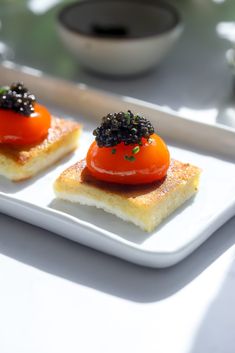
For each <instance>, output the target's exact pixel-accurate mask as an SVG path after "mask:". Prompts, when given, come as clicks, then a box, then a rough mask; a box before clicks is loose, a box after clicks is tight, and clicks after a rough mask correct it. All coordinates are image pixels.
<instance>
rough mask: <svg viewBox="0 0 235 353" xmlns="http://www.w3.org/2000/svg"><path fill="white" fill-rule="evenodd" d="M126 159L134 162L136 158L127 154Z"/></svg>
mask: <svg viewBox="0 0 235 353" xmlns="http://www.w3.org/2000/svg"><path fill="white" fill-rule="evenodd" d="M124 159H125V160H126V161H129V162H134V161H135V160H136V158H135V157H134V156H127V155H125V156H124Z"/></svg>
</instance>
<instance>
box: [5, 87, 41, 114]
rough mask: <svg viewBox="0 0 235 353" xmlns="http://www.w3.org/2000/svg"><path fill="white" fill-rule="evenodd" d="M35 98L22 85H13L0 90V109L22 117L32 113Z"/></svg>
mask: <svg viewBox="0 0 235 353" xmlns="http://www.w3.org/2000/svg"><path fill="white" fill-rule="evenodd" d="M35 102H36V99H35V96H34V95H33V94H32V93H30V92H29V91H28V89H27V88H26V87H25V86H24V84H23V83H21V82H17V83H13V84H12V85H11V86H10V87H2V88H0V108H1V109H7V110H12V111H14V112H16V113H19V114H21V115H24V116H30V115H31V114H33V113H34V103H35Z"/></svg>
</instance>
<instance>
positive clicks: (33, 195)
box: [0, 63, 235, 267]
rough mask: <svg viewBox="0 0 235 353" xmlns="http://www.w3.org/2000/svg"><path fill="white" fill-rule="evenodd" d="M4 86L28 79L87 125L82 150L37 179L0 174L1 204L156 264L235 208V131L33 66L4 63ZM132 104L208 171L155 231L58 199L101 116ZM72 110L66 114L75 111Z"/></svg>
mask: <svg viewBox="0 0 235 353" xmlns="http://www.w3.org/2000/svg"><path fill="white" fill-rule="evenodd" d="M0 77H1V82H0V84H9V83H10V82H12V81H16V80H23V81H24V82H25V84H26V85H27V86H28V87H29V88H30V90H31V91H33V92H35V93H36V95H37V96H38V97H40V99H43V100H46V101H47V102H48V104H49V106H50V107H51V109H52V112H55V113H56V114H57V115H60V116H64V111H67V112H69V114H70V116H71V112H72V117H73V118H74V119H76V120H78V121H79V122H81V123H82V124H83V127H84V131H83V135H82V137H81V141H80V148H79V149H78V150H77V151H76V152H75V153H74V154H73V155H71V156H69V157H66V158H65V159H63V160H62V161H60V163H57V164H56V165H55V166H53V167H51V168H49V169H48V170H46V171H45V172H43V173H41V174H39V175H38V176H37V177H35V178H32V179H31V180H28V181H25V182H21V183H12V182H10V181H8V180H6V179H5V178H3V177H0V210H1V211H2V212H4V213H6V214H9V215H11V216H14V217H17V218H19V219H21V220H24V221H27V222H29V223H32V224H34V225H37V226H40V227H42V228H45V229H48V230H50V231H53V232H56V233H57V234H60V235H62V236H64V237H67V238H69V239H72V240H74V241H77V242H79V243H81V244H84V245H87V246H90V247H93V248H95V249H98V250H101V251H103V252H106V253H108V254H112V255H115V256H117V257H120V258H123V259H125V260H128V261H131V262H134V263H137V264H140V265H145V266H150V267H167V266H170V265H173V264H175V263H177V262H179V261H180V260H182V259H183V258H185V257H186V256H187V255H188V254H190V253H191V252H192V251H193V250H195V249H196V248H197V247H198V246H199V245H200V244H202V243H203V242H204V241H205V240H206V239H207V238H208V237H209V236H210V235H211V234H212V233H213V232H214V231H215V230H216V229H217V228H218V227H220V226H221V225H222V224H223V223H224V222H226V221H227V220H228V219H229V218H231V217H232V216H233V215H234V214H235V166H234V161H235V131H234V130H232V129H230V128H225V127H221V126H211V125H207V124H203V123H200V122H195V121H190V120H187V119H184V118H181V117H179V116H177V115H174V114H172V113H169V112H166V111H163V110H162V109H160V108H159V107H157V106H155V105H153V104H149V103H146V102H142V101H139V100H135V99H132V98H128V97H120V96H114V95H109V94H107V93H105V92H100V91H96V90H92V89H89V88H87V87H85V86H84V85H75V84H73V83H69V82H64V81H62V80H58V79H53V78H50V77H45V76H43V75H42V74H41V73H40V72H38V71H34V70H30V69H28V68H22V67H20V68H19V67H15V66H14V65H13V64H12V63H6V64H5V65H2V66H1V67H0ZM127 109H131V110H132V111H134V112H139V113H142V114H144V115H146V116H148V118H149V119H151V121H152V122H153V124H154V125H156V130H157V131H158V132H159V134H160V135H161V136H163V137H164V138H165V139H166V141H167V142H168V145H169V149H170V153H171V156H172V157H173V158H175V159H179V160H181V161H183V162H189V163H191V164H195V165H197V166H199V167H200V168H201V169H202V177H201V183H200V189H199V192H198V194H197V195H196V196H195V197H194V198H193V199H191V200H190V201H188V202H187V203H186V204H185V205H184V206H182V207H181V208H179V209H178V210H177V211H176V212H175V213H174V214H172V216H170V217H169V218H168V219H167V220H166V221H165V222H163V223H162V225H161V226H160V227H158V228H157V229H156V231H154V232H153V233H151V234H148V233H145V232H144V231H142V230H140V229H138V228H137V227H136V226H134V225H132V224H129V223H127V222H124V221H122V220H120V219H118V218H116V217H115V216H113V215H111V214H107V213H105V212H104V211H102V210H99V209H97V208H95V207H88V206H81V205H75V204H72V203H69V202H65V201H60V200H56V199H55V197H54V193H53V188H52V185H53V182H54V180H55V179H56V178H57V176H58V175H59V174H60V173H61V172H62V171H63V170H64V169H65V168H66V167H68V166H70V165H71V164H73V163H74V162H76V161H77V160H78V159H81V158H83V157H84V156H85V154H86V151H87V148H88V146H89V144H90V142H91V141H92V140H93V136H92V133H91V132H92V130H93V129H94V127H95V126H96V125H97V122H98V119H100V117H102V116H103V115H105V114H107V113H108V112H109V111H119V110H127ZM69 114H67V116H69Z"/></svg>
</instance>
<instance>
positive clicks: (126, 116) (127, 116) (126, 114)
mask: <svg viewBox="0 0 235 353" xmlns="http://www.w3.org/2000/svg"><path fill="white" fill-rule="evenodd" d="M125 118H126V121H127V125H130V123H131V116H130V113H129V112H127V113H125Z"/></svg>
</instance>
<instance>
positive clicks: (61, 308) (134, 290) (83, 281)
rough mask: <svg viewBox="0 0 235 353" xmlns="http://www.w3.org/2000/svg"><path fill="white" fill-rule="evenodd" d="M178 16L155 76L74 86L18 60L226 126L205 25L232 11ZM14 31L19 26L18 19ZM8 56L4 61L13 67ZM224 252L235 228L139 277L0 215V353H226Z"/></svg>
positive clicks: (208, 4) (231, 322) (217, 48)
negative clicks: (180, 20)
mask: <svg viewBox="0 0 235 353" xmlns="http://www.w3.org/2000/svg"><path fill="white" fill-rule="evenodd" d="M5 3H6V1H5ZM31 3H33V1H31ZM177 3H180V1H178V2H177ZM179 6H180V7H181V10H182V11H183V13H184V16H185V17H184V18H185V23H186V31H185V32H184V35H183V37H182V40H181V41H180V43H179V44H178V46H177V47H176V48H175V50H174V52H173V53H172V55H171V56H170V57H168V58H167V59H166V61H165V62H164V63H163V64H162V66H161V68H159V69H158V70H156V71H155V72H153V73H152V74H149V75H147V76H145V77H141V78H135V79H129V80H120V81H116V82H114V81H111V80H107V79H102V78H98V77H92V76H89V74H87V73H84V72H83V71H81V70H78V71H77V72H76V76H73V75H72V71H70V75H71V76H69V74H68V73H66V75H65V73H62V71H60V70H59V68H57V69H54V72H53V67H54V66H53V65H52V61H50V60H48V61H47V65H46V66H45V63H44V62H43V61H42V62H41V63H39V61H37V58H36V57H33V54H31V56H30V54H29V53H28V54H27V55H25V57H24V61H25V62H26V64H29V65H31V66H35V67H37V68H41V69H43V70H45V69H46V68H47V70H48V72H50V73H52V74H58V75H59V73H60V72H61V76H67V77H68V78H71V79H73V80H79V81H83V82H85V83H88V84H91V85H92V86H95V87H100V88H102V89H106V90H111V91H113V92H116V93H122V94H128V95H131V96H135V97H137V98H141V99H146V100H149V101H152V102H156V103H158V104H160V105H168V106H170V107H171V108H172V109H176V110H180V109H181V111H183V112H184V113H185V114H186V115H187V114H189V115H190V114H193V115H194V117H196V118H200V119H202V118H203V119H206V120H208V121H212V120H213V119H214V121H220V122H222V123H227V124H229V125H233V124H234V121H235V120H233V115H232V118H231V115H229V117H228V116H226V114H225V112H226V109H227V108H229V107H230V108H231V107H232V108H233V93H232V77H231V75H230V72H229V70H228V69H227V67H226V64H225V60H224V53H225V51H226V49H227V48H228V47H229V45H228V43H226V42H224V41H222V40H221V39H219V40H218V36H217V34H216V31H215V25H216V23H218V22H220V21H226V20H231V19H232V18H235V13H234V14H233V16H232V15H231V11H229V9H230V10H232V9H234V6H233V7H232V5H231V2H229V1H228V4H227V2H226V4H225V3H224V4H217V3H216V2H214V3H212V1H206V0H205V1H197V3H196V1H188V2H185V1H182V3H181V4H179ZM229 6H230V8H229ZM7 10H8V12H7V11H6V9H5V8H4V11H6V12H5V15H4V16H3V17H0V19H1V20H2V23H3V29H4V26H5V25H6V26H7V24H8V23H9V20H10V18H11V16H13V14H12V13H13V12H14V14H15V13H16V11H18V10H19V13H21V12H20V11H21V10H22V9H21V8H20V9H19V8H14V10H13V8H11V10H9V8H8V9H7ZM22 11H23V10H22ZM212 14H213V15H214V17H213V18H211V17H212ZM31 15H33V14H31ZM34 15H35V14H34ZM35 16H36V15H35ZM37 16H39V15H37ZM40 16H41V17H40ZM40 16H39V17H40V19H41V20H42V19H43V18H44V17H43V14H41V15H40ZM35 18H36V17H35ZM207 19H210V21H209V20H208V21H209V22H210V23H209V24H207ZM7 21H8V22H7ZM18 21H23V20H21V17H20V16H19V18H18ZM199 23H200V26H199V27H198V24H199ZM21 24H22V26H21V27H19V28H18V29H15V31H17V30H18V31H19V29H21V28H22V27H23V23H21ZM212 29H213V31H212ZM13 39H14V38H13V37H11V36H10V34H9V37H8V36H7V35H6V34H5V37H4V40H5V42H6V43H7V44H8V45H12V46H13V48H14V49H15V48H17V45H16V44H15V46H14V45H13V44H14V40H16V39H14V40H13ZM192 40H193V41H194V45H193V46H192ZM12 43H13V44H12ZM15 43H16V42H15ZM17 43H18V44H19V38H17ZM22 45H23V44H22ZM58 45H59V44H58ZM19 48H20V46H19V45H18V51H17V50H15V53H14V58H15V60H16V61H18V62H20V63H22V62H23V50H20V49H19ZM61 48H62V47H61ZM189 48H190V49H189ZM200 48H201V49H203V50H202V52H201V53H200V55H198V54H199V53H198V51H199V49H200ZM187 49H188V50H187ZM61 50H62V49H61ZM183 50H184V51H183ZM63 55H64V56H66V55H67V54H66V53H65V52H64V54H63ZM55 60H56V59H55ZM68 60H71V62H70V64H71V63H73V59H72V58H69V57H68ZM210 60H211V61H210ZM40 65H41V66H40ZM71 65H72V64H71ZM55 66H56V65H55ZM193 68H194V70H193ZM56 70H57V71H56ZM72 76H73V77H72ZM182 109H183V110H182ZM234 244H235V218H233V219H231V220H230V221H229V222H227V223H226V224H225V225H224V226H223V227H222V228H221V229H219V230H218V231H217V232H216V233H214V234H213V235H212V236H211V238H210V239H209V240H208V241H207V242H206V243H205V244H204V245H203V246H201V247H200V248H199V249H198V250H197V251H195V252H194V253H193V254H192V255H191V256H189V257H188V258H187V259H185V260H184V261H183V262H181V263H180V264H178V265H176V266H174V267H171V268H168V269H164V270H151V269H146V268H143V267H139V266H135V265H132V264H129V263H127V262H124V261H121V260H118V259H115V258H113V257H110V256H107V255H104V254H101V253H99V252H96V251H94V250H91V249H88V248H85V247H83V246H81V245H79V244H76V243H73V242H71V241H68V240H66V239H63V238H61V237H59V236H57V235H55V234H52V233H49V232H47V231H45V230H42V229H40V228H37V227H34V226H31V225H29V224H26V223H23V222H21V221H18V220H15V219H13V218H10V217H8V216H5V215H2V214H1V215H0V352H1V353H62V352H63V353H64V352H66V353H67V352H69V353H75V352H76V353H77V352H79V353H80V352H81V353H84V352H89V353H90V352H99V353H110V352H112V353H116V352H117V353H120V352H128V353H129V352H135V353H140V352H141V353H142V352H144V353H147V352H148V353H168V352H174V353H210V352H213V353H230V352H231V353H233V352H234V344H235V338H234V332H235V309H234V298H235V246H234Z"/></svg>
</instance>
